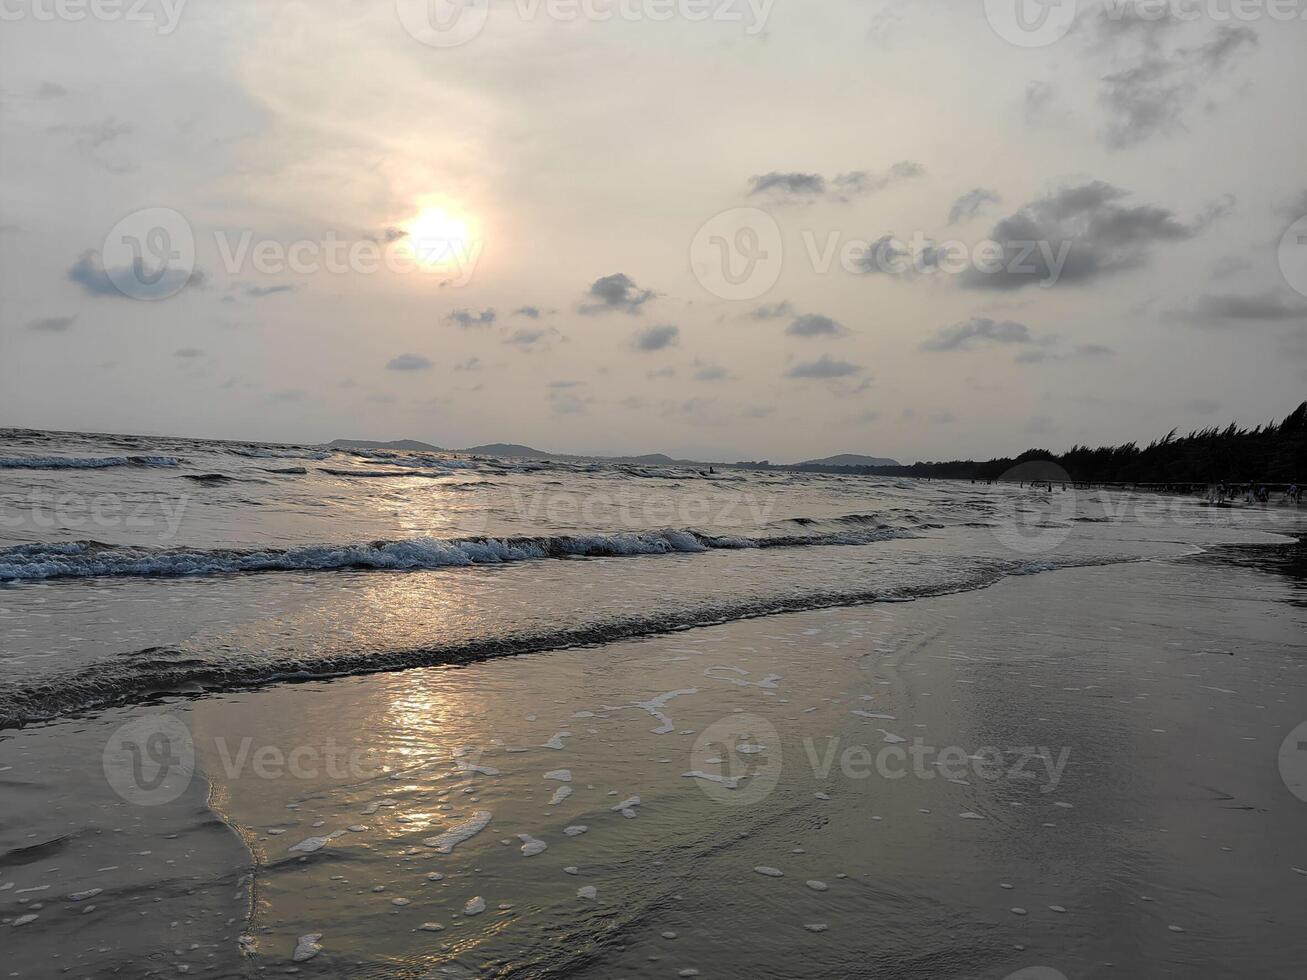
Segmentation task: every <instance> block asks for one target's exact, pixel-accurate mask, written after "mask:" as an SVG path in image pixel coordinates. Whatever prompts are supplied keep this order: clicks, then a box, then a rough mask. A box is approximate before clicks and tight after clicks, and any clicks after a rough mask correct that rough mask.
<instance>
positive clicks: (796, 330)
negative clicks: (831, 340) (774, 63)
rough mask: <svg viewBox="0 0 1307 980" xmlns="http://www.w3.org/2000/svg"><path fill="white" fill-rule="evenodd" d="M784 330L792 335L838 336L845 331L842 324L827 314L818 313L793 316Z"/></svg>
mask: <svg viewBox="0 0 1307 980" xmlns="http://www.w3.org/2000/svg"><path fill="white" fill-rule="evenodd" d="M785 332H786V333H787V334H789V335H790V336H792V337H838V336H840V335H841V334H843V333H844V332H845V331H844V327H843V326H841V325H840V324H839V323H836V322H835V321H834V320H832V319H831V318H830V317H828V316H822V315H821V314H820V313H804V314H803V315H802V316H798V317H795V318H794V321H793V322H792V323H791V324H790V325H789V326H788V327H786V328H785Z"/></svg>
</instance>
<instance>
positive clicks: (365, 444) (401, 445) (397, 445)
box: [327, 439, 445, 453]
mask: <svg viewBox="0 0 1307 980" xmlns="http://www.w3.org/2000/svg"><path fill="white" fill-rule="evenodd" d="M327 447H328V448H329V449H398V450H401V451H404V452H417V453H443V452H445V450H443V449H441V448H440V447H439V446H433V445H431V444H430V443H428V442H418V441H417V440H416V439H395V440H394V441H392V442H377V441H376V440H374V439H333V440H331V442H329V443H327Z"/></svg>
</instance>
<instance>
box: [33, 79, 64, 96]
mask: <svg viewBox="0 0 1307 980" xmlns="http://www.w3.org/2000/svg"><path fill="white" fill-rule="evenodd" d="M67 94H68V89H66V88H64V87H63V86H62V85H60V84H59V83H58V82H42V83H41V84H40V85H38V86H37V88H36V97H37V98H38V99H62V98H63V97H64V96H65V95H67Z"/></svg>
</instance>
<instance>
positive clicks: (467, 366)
mask: <svg viewBox="0 0 1307 980" xmlns="http://www.w3.org/2000/svg"><path fill="white" fill-rule="evenodd" d="M482 366H483V365H482V363H481V358H479V357H469V358H468V359H467V360H466V361H460V362H459V363H458V364H455V365H454V370H455V371H480V370H481V368H482Z"/></svg>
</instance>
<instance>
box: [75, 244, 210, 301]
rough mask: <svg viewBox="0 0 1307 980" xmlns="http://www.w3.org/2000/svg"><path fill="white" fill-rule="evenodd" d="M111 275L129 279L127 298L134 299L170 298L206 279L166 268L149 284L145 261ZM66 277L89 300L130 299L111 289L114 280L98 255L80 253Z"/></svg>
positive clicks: (199, 284) (180, 270) (197, 273)
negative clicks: (130, 288)
mask: <svg viewBox="0 0 1307 980" xmlns="http://www.w3.org/2000/svg"><path fill="white" fill-rule="evenodd" d="M113 274H114V276H115V277H116V278H119V279H121V280H123V281H127V280H128V278H129V277H130V280H131V282H132V297H130V298H137V299H155V298H163V297H166V296H171V295H172V294H173V293H175V292H178V291H179V290H180V289H183V288H185V287H187V286H202V285H203V284H204V279H205V276H204V273H203V272H202V271H201V270H199V269H196V270H194V271H193V272H189V273H188V272H186V271H185V270H183V269H172V268H168V269H165V270H163V274H162V275H161V276H159V278H158V279H157V280H155V281H153V282H151V281H150V280H151V279H152V278H153V276H152V275H150V274H148V273H147V271H146V268H145V264H144V261H143V260H141V259H137V260H136V261H135V262H134V263H133V267H132V268H131V269H127V268H122V269H115V270H114V273H113ZM67 275H68V279H69V280H70V281H72V282H75V283H77V285H79V286H81V287H82V289H83V290H84V291H85V292H86V293H88V294H89V295H91V296H117V297H119V298H122V299H127V298H129V297H128V295H127V294H126V293H124V292H123V291H122V290H120V289H119V288H118V287H117V286H115V285H114V281H113V279H111V278H110V276H109V273H108V272H107V271H106V270H105V268H104V264H103V262H102V261H101V260H100V253H99V252H96V251H94V250H93V249H87V250H86V251H85V252H83V253H82V254H81V256H80V257H79V258H78V259H77V261H76V262H74V263H73V264H72V266H71V267H69V269H68V273H67Z"/></svg>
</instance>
